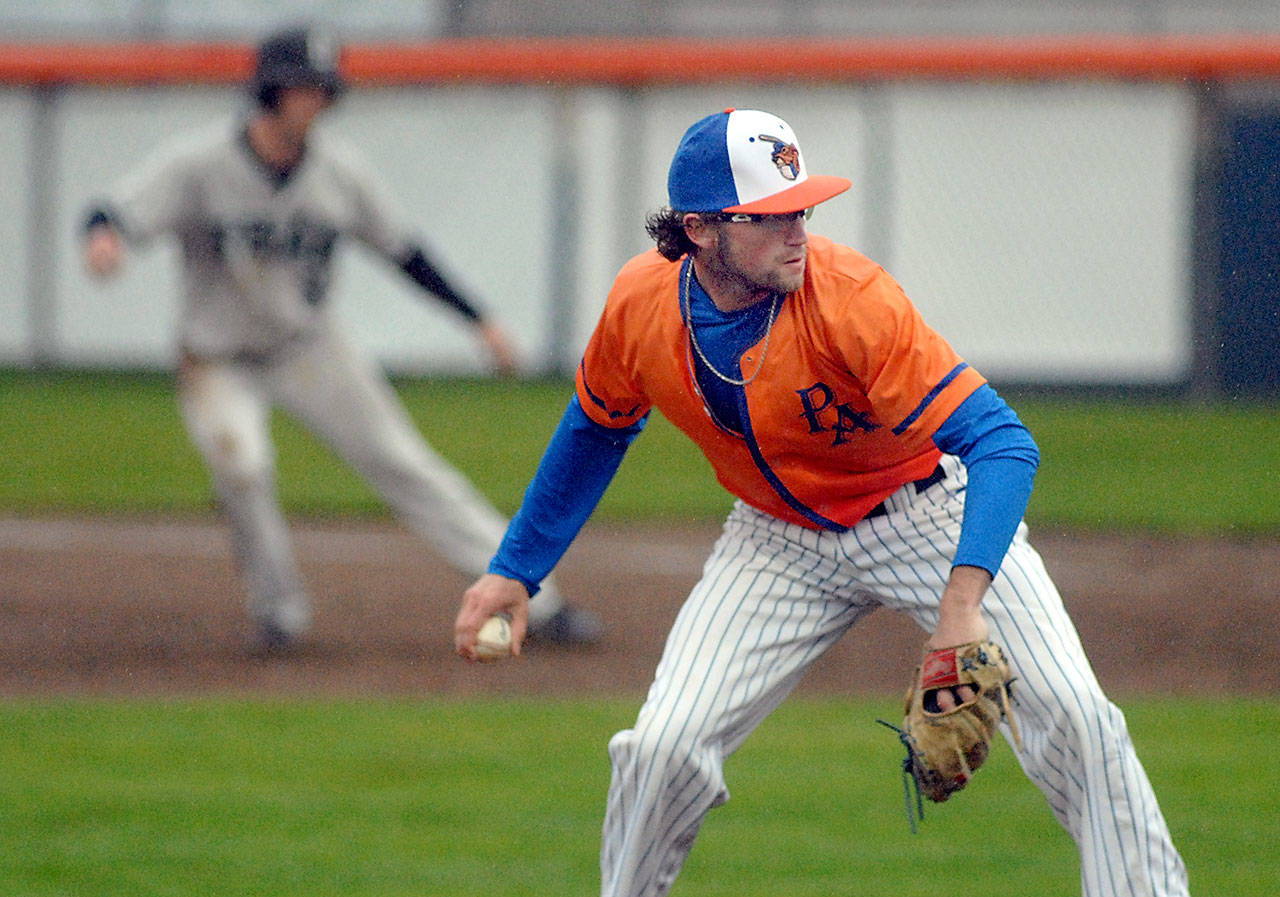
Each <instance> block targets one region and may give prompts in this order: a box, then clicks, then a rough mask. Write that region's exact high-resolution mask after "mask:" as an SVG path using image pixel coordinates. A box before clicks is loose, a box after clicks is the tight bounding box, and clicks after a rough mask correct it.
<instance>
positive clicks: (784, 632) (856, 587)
mask: <svg viewBox="0 0 1280 897" xmlns="http://www.w3.org/2000/svg"><path fill="white" fill-rule="evenodd" d="M944 464H945V465H946V467H947V471H948V476H947V478H946V479H945V480H944V481H943V482H942V483H940V484H938V485H935V486H933V487H931V488H930V489H928V490H926V491H925V492H924V493H923V494H921V495H918V496H917V495H916V494H915V492H914V489H913V488H912V487H910V486H907V487H904V488H903V489H901V490H899V491H898V492H897V493H895V494H894V495H893V496H891V497H890V499H889V500H888V506H889V513H888V514H887V515H885V516H882V517H876V518H872V519H868V520H864V521H862V522H861V523H859V524H858V525H857V526H856V527H854V528H852V529H850V530H849V531H847V532H845V533H833V532H820V531H816V530H810V529H805V528H804V527H800V526H796V525H794V524H790V523H785V522H783V521H780V520H778V519H776V518H774V517H771V516H769V515H767V514H762V513H760V512H759V511H756V510H754V509H752V508H749V507H747V506H746V505H744V504H742V503H741V502H739V503H738V504H737V505H736V506H735V507H734V510H733V511H732V512H731V513H730V515H729V518H728V520H727V521H726V522H725V526H724V531H723V533H722V534H721V537H720V539H719V540H718V541H717V543H716V545H715V547H714V549H713V550H712V553H711V556H710V557H709V558H708V560H707V562H706V565H705V567H704V568H703V575H702V578H701V580H700V581H699V582H698V584H697V585H696V586H695V587H694V589H693V591H692V592H691V593H690V595H689V597H688V599H687V600H686V602H685V604H684V606H683V607H682V608H681V610H680V613H679V615H678V616H677V618H676V621H675V623H674V624H673V626H672V629H671V633H670V634H669V636H668V638H667V643H666V648H665V650H664V652H663V656H662V659H661V661H660V662H659V664H658V668H657V671H656V673H655V677H654V682H653V685H652V686H651V688H650V691H649V696H648V698H647V700H646V701H645V703H644V706H643V707H642V708H641V710H640V713H639V716H638V718H637V720H636V723H635V726H634V727H633V728H631V729H627V730H624V731H622V732H619V733H618V734H617V735H615V736H614V737H613V739H612V740H611V741H610V743H609V754H610V758H611V761H612V765H613V779H612V783H611V784H610V788H609V797H608V807H607V810H606V813H605V822H604V837H603V845H602V850H601V872H602V875H603V889H602V894H603V895H604V897H660V895H663V894H666V893H667V892H668V891H669V890H670V888H671V885H672V883H673V882H674V881H675V878H676V876H677V874H678V873H679V871H680V868H681V866H682V865H683V863H684V860H685V858H686V857H687V856H688V853H689V850H690V849H691V848H692V846H693V841H694V838H695V837H696V835H697V832H698V829H699V827H700V826H701V824H702V820H703V819H704V818H705V816H706V814H707V813H708V812H709V811H710V810H711V809H712V808H714V807H716V806H719V805H720V804H722V803H724V802H725V801H726V800H727V799H728V796H729V792H728V789H727V787H726V785H725V781H724V777H723V763H724V759H725V758H726V757H727V756H728V755H729V754H731V753H732V752H733V751H734V750H736V749H737V748H738V747H739V745H741V744H742V742H743V741H744V740H745V739H746V737H747V735H749V734H750V733H751V731H752V730H753V729H755V727H756V726H757V725H759V724H760V722H761V721H763V720H764V718H765V717H766V716H767V715H768V714H769V713H770V712H771V711H772V710H773V709H774V708H775V707H777V706H778V704H779V703H781V701H782V700H783V699H784V698H785V697H786V695H787V694H788V693H789V692H790V691H791V689H792V688H793V687H794V686H795V685H796V683H797V682H798V681H799V680H800V678H801V677H802V676H803V674H804V672H805V670H807V669H808V668H809V666H810V665H811V664H812V663H813V662H814V661H815V660H816V659H817V658H818V657H819V656H820V655H821V654H822V653H823V652H824V651H825V650H826V649H827V648H829V647H830V646H831V645H833V644H834V643H835V642H836V641H837V640H838V639H839V638H840V637H841V636H842V635H843V634H844V633H845V632H846V631H847V630H848V629H849V628H850V627H851V626H853V624H854V623H856V622H857V621H858V620H859V619H861V618H862V617H863V616H864V615H865V614H867V613H868V612H870V611H871V610H872V609H874V608H875V607H877V606H884V607H886V608H889V609H891V610H896V611H901V612H903V613H906V614H909V615H910V616H911V617H912V618H913V619H915V620H916V621H917V622H918V623H919V624H920V625H921V626H922V627H923V628H924V629H925V630H926V631H928V632H932V631H933V629H934V626H935V624H936V622H937V613H938V599H939V596H940V595H941V593H942V589H943V586H944V584H945V582H946V579H947V576H948V575H949V573H950V568H951V563H950V558H951V557H952V556H953V555H954V552H955V548H956V543H957V540H958V538H959V532H960V519H961V516H962V513H963V508H964V483H965V472H964V469H963V467H962V466H961V465H960V464H959V463H958V462H957V461H956V460H955V459H954V458H950V457H947V458H945V459H944ZM983 611H984V614H985V615H986V617H987V620H988V622H989V623H990V625H991V633H992V638H993V639H994V640H995V641H997V642H999V643H1001V644H1002V645H1004V647H1005V648H1006V649H1007V651H1008V653H1009V655H1010V660H1011V661H1012V666H1013V672H1014V675H1015V676H1016V678H1017V687H1016V697H1017V704H1016V705H1015V709H1014V712H1015V713H1016V714H1017V720H1018V726H1019V729H1020V732H1021V735H1022V743H1023V744H1022V749H1021V751H1019V752H1018V760H1019V762H1020V763H1021V764H1022V768H1023V770H1024V771H1025V772H1026V774H1027V776H1028V777H1029V778H1030V779H1031V780H1032V781H1033V782H1034V783H1035V784H1036V785H1037V786H1038V787H1039V788H1040V790H1041V791H1042V792H1043V793H1044V795H1045V797H1046V799H1047V800H1048V803H1049V806H1050V808H1051V809H1052V811H1053V813H1054V815H1055V816H1056V817H1057V819H1058V821H1059V822H1060V823H1061V824H1062V825H1063V827H1064V828H1065V829H1066V830H1067V831H1068V832H1069V833H1070V834H1071V836H1072V837H1073V838H1074V839H1075V841H1076V844H1077V846H1078V848H1079V851H1080V857H1081V879H1082V887H1083V894H1084V895H1085V897H1119V895H1125V897H1185V895H1186V894H1187V879H1186V871H1185V869H1184V868H1183V864H1182V860H1181V858H1180V857H1179V855H1178V853H1177V851H1176V850H1175V848H1174V846H1173V842H1172V839H1171V837H1170V835H1169V830H1168V827H1167V826H1166V824H1165V821H1164V817H1163V815H1162V814H1161V812H1160V808H1159V806H1158V805H1157V803H1156V798H1155V795H1154V793H1153V791H1152V789H1151V785H1150V783H1149V782H1148V780H1147V777H1146V773H1145V772H1144V771H1143V769H1142V765H1141V763H1140V762H1139V760H1138V758H1137V755H1136V754H1135V752H1134V749H1133V745H1132V742H1131V741H1130V739H1129V734H1128V731H1127V729H1126V727H1125V721H1124V716H1123V714H1122V713H1121V711H1120V710H1119V708H1117V707H1116V706H1115V705H1114V704H1112V703H1111V702H1110V701H1109V700H1108V699H1107V697H1106V695H1104V694H1103V692H1102V689H1101V687H1100V686H1099V684H1098V681H1097V679H1096V677H1095V676H1094V674H1093V671H1092V669H1091V668H1090V666H1089V661H1088V659H1087V658H1086V656H1085V653H1084V650H1083V648H1082V646H1081V644H1080V640H1079V637H1078V636H1077V634H1076V631H1075V627H1074V625H1073V624H1072V623H1071V620H1070V618H1069V617H1068V616H1067V613H1066V611H1065V609H1064V608H1063V606H1062V600H1061V598H1060V597H1059V595H1058V592H1057V589H1056V587H1055V586H1054V585H1053V582H1052V581H1051V580H1050V578H1049V575H1048V573H1047V572H1046V571H1045V568H1044V565H1043V563H1042V562H1041V560H1040V557H1039V555H1038V554H1037V553H1036V551H1035V549H1033V548H1032V547H1031V546H1030V544H1028V542H1027V539H1026V528H1025V526H1023V527H1020V528H1019V531H1018V534H1017V536H1016V537H1015V538H1014V542H1013V545H1012V546H1011V547H1010V549H1009V552H1008V554H1007V555H1006V557H1005V560H1004V563H1003V565H1002V566H1001V569H1000V574H999V576H997V577H996V579H995V581H994V582H993V584H992V587H991V589H990V591H989V592H988V593H987V596H986V598H985V599H984V601H983Z"/></svg>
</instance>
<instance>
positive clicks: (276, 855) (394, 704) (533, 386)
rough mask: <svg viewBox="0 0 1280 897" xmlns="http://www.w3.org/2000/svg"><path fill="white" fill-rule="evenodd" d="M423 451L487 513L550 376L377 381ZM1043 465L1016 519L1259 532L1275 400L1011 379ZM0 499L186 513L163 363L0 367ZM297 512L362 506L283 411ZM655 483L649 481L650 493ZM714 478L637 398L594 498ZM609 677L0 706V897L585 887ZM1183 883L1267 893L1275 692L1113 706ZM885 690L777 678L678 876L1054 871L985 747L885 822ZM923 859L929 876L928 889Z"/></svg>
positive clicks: (712, 505) (897, 789) (198, 508)
mask: <svg viewBox="0 0 1280 897" xmlns="http://www.w3.org/2000/svg"><path fill="white" fill-rule="evenodd" d="M399 386H400V389H401V392H402V395H403V396H404V398H405V401H406V403H407V404H408V406H409V408H410V409H411V412H412V414H413V415H414V417H415V419H416V420H417V421H418V422H419V423H420V424H421V427H422V429H423V430H424V432H426V433H427V434H428V436H429V438H430V439H431V440H432V442H433V444H434V445H435V446H436V447H437V449H439V450H440V451H441V452H442V453H443V454H445V455H446V456H447V457H449V458H450V459H451V460H453V461H454V462H455V463H457V464H458V466H459V467H461V468H462V469H463V471H464V472H465V473H467V474H468V475H469V476H471V477H472V478H473V479H474V480H475V481H476V482H477V484H478V485H480V487H481V488H482V489H483V490H484V491H485V492H486V493H487V494H488V495H489V496H490V497H491V498H492V499H493V500H494V502H495V503H496V504H497V505H498V506H499V507H500V508H502V509H503V510H504V511H507V512H510V511H512V510H514V508H515V507H516V506H517V504H518V502H519V499H520V495H521V493H522V491H523V488H524V485H525V483H526V482H527V480H528V478H529V476H530V474H531V473H532V471H533V469H534V467H535V466H536V464H537V461H538V458H539V457H540V456H541V452H542V448H543V446H544V444H545V442H546V439H547V437H548V436H549V435H550V433H551V431H552V429H553V428H554V426H555V423H556V421H557V420H558V418H559V414H560V411H561V410H562V408H563V405H564V402H565V401H566V400H567V397H568V394H569V385H568V384H567V383H562V382H551V383H542V382H529V383H492V382H488V381H407V382H403V383H400V384H399ZM1014 404H1015V406H1016V407H1017V408H1018V409H1019V411H1020V413H1021V414H1022V416H1023V418H1024V420H1026V422H1027V423H1028V425H1029V426H1030V427H1031V428H1032V430H1033V432H1034V433H1035V434H1036V437H1037V439H1038V441H1039V444H1040V447H1041V450H1042V454H1043V457H1044V463H1043V465H1042V468H1041V473H1040V475H1039V477H1038V480H1037V491H1036V494H1035V496H1034V498H1033V503H1032V508H1031V510H1030V513H1029V516H1030V517H1031V518H1032V519H1033V520H1034V521H1035V522H1037V523H1039V524H1042V525H1045V524H1047V525H1057V526H1064V527H1081V528H1099V527H1101V528H1106V529H1123V528H1129V529H1150V530H1163V531H1171V532H1187V533H1206V534H1221V535H1238V534H1252V535H1255V536H1256V535H1262V536H1270V535H1273V534H1274V533H1276V532H1277V531H1280V503H1277V502H1276V501H1275V490H1274V487H1268V483H1269V482H1270V480H1269V479H1268V478H1270V479H1274V472H1275V471H1276V470H1280V415H1277V414H1276V409H1275V408H1274V407H1272V406H1266V405H1220V406H1193V405H1189V404H1186V403H1180V402H1157V403H1138V402H1120V401H1109V402H1083V401H1077V400H1061V399H1045V398H1033V397H1026V398H1021V399H1020V398H1016V397H1015V398H1014ZM0 408H3V420H4V426H3V427H0V514H5V513H14V514H48V513H61V514H66V513H103V514H106V513H118V512H127V513H152V512H161V513H180V514H181V513H202V512H206V511H208V510H209V508H210V498H209V491H208V484H207V480H206V477H205V475H204V472H203V470H202V468H201V465H200V462H199V459H198V457H197V456H196V455H195V453H194V451H193V450H192V449H191V448H190V446H189V444H188V443H187V440H186V436H185V434H184V433H183V431H182V427H181V424H180V421H179V419H178V416H177V413H176V410H175V406H174V403H173V398H172V394H171V389H170V386H169V383H168V380H167V379H166V378H164V377H161V376H157V375H144V374H93V375H89V374H78V373H40V374H28V373H17V372H0ZM276 430H277V435H278V437H279V449H280V471H281V488H282V493H283V498H284V501H285V503H286V506H287V507H288V509H289V510H290V511H291V512H293V513H296V514H308V515H325V516H342V515H353V514H358V515H371V514H378V515H380V514H382V513H384V512H383V509H382V507H381V505H380V504H379V503H378V502H377V500H376V499H375V498H374V497H373V496H372V495H371V494H370V493H369V492H368V491H367V489H366V488H365V487H364V485H363V484H362V483H361V482H360V481H359V480H357V479H356V478H355V477H354V476H352V475H351V474H350V473H349V472H347V471H346V469H345V468H343V467H342V465H341V464H339V463H338V462H337V461H335V460H334V459H333V457H332V456H330V455H329V454H328V452H327V451H326V450H324V449H323V448H321V447H319V446H318V445H317V444H316V443H315V442H314V441H312V440H311V439H310V438H309V437H308V436H306V435H305V434H304V433H303V432H302V431H300V430H299V429H298V428H297V427H295V426H293V425H292V424H291V423H289V422H288V421H286V420H283V419H281V420H278V421H277V422H276ZM654 484H661V488H655V485H654ZM727 507H728V499H727V498H726V497H725V496H724V495H723V493H722V492H721V491H720V490H719V488H718V487H717V486H716V485H715V483H714V482H713V480H712V477H711V475H710V472H709V470H708V468H707V466H706V464H705V462H704V461H702V460H701V458H700V457H698V456H697V455H696V454H695V453H694V451H693V450H692V449H691V448H690V447H689V446H688V445H687V444H686V443H685V442H684V440H683V437H681V436H680V435H679V434H678V433H676V432H674V430H673V429H672V428H671V427H670V426H669V425H667V424H666V423H665V421H663V420H661V419H655V420H654V421H653V423H652V425H651V426H650V427H649V429H648V431H647V432H646V434H645V435H644V436H643V437H642V438H641V439H640V440H639V441H638V442H637V444H636V445H635V447H634V448H633V450H632V452H631V453H630V455H629V456H628V458H627V460H626V462H625V463H624V465H623V469H622V471H621V472H620V474H619V476H618V478H617V480H616V481H615V483H614V485H613V486H612V487H611V489H610V491H609V493H608V494H607V495H606V497H605V499H604V502H603V503H602V505H601V508H600V510H599V512H598V513H599V515H600V516H602V517H610V518H614V519H647V520H655V519H662V518H664V517H665V518H669V517H699V518H704V517H717V516H720V515H721V514H723V512H724V511H725V509H726V508H727ZM638 703H639V696H632V697H625V696H620V697H619V698H618V699H616V700H612V701H602V700H590V701H581V702H567V701H566V702H562V701H553V700H532V699H530V700H515V699H483V700H475V701H466V702H464V701H450V700H440V699H434V698H431V697H429V696H428V697H424V698H423V699H422V700H375V699H370V700H364V701H356V700H349V701H320V700H305V701H304V700H299V701H289V700H285V699H283V698H282V699H279V700H262V699H246V698H243V697H239V696H235V695H228V696H226V697H224V698H219V699H200V700H194V699H193V700H130V701H124V700H109V701H90V700H71V699H65V700H58V699H44V700H28V699H21V700H19V699H8V700H3V701H0V895H4V897H107V895H111V897H117V895H125V894H127V895H130V897H150V895H156V897H178V895H201V897H203V895H211V894H216V895H225V897H241V895H244V897H250V895H252V897H273V895H279V897H325V895H334V897H337V895H341V897H374V895H377V897H392V895H395V897H400V895H404V897H409V895H413V897H424V895H427V897H435V895H448V897H470V895H476V897H479V895H485V897H491V895H495V894H501V895H546V894H556V895H588V894H591V893H593V892H595V891H597V890H598V874H597V871H596V870H597V859H596V857H597V853H598V850H599V833H600V821H601V817H602V814H603V805H604V794H605V789H606V786H607V779H608V762H607V757H606V755H605V745H606V743H607V740H608V738H609V736H610V735H611V734H612V733H613V732H614V731H616V730H617V729H619V728H623V727H625V726H626V725H628V724H629V723H630V721H631V719H632V717H633V715H634V712H635V709H636V707H637V706H638ZM1122 704H1123V706H1124V707H1125V708H1126V711H1127V713H1128V717H1129V722H1130V728H1131V729H1132V731H1133V734H1134V738H1135V741H1136V742H1137V744H1138V748H1139V752H1140V753H1141V755H1142V756H1143V758H1144V761H1145V762H1146V765H1147V771H1148V773H1149V775H1150V776H1151V778H1152V780H1153V782H1154V784H1155V787H1156V790H1157V793H1158V794H1159V795H1160V797H1161V800H1162V804H1163V808H1164V810H1165V813H1166V816H1167V817H1168V820H1169V823H1170V826H1171V828H1172V829H1173V832H1174V836H1175V840H1176V842H1177V843H1178V845H1179V847H1180V848H1181V850H1182V852H1183V855H1184V858H1185V859H1186V861H1187V863H1188V866H1189V868H1190V870H1191V875H1192V887H1193V892H1194V893H1196V894H1198V895H1210V897H1211V895H1226V894H1229V895H1232V897H1263V895H1266V897H1270V895H1271V894H1272V893H1273V892H1274V886H1275V882H1277V881H1280V858H1277V856H1276V853H1275V851H1274V850H1273V849H1271V848H1270V847H1269V846H1268V845H1271V844H1272V843H1273V842H1274V841H1275V837H1276V823H1275V808H1274V806H1273V803H1274V801H1273V800H1272V792H1273V791H1274V788H1272V787H1271V784H1270V783H1273V782H1275V781H1277V780H1280V755H1278V754H1277V752H1276V751H1275V750H1274V745H1273V744H1272V742H1273V741H1274V735H1275V733H1276V732H1277V731H1280V702H1277V701H1276V700H1263V699H1252V700H1244V699H1227V700H1220V701H1210V700H1208V699H1196V700H1179V699H1175V698H1172V697H1152V696H1131V697H1129V698H1128V699H1125V700H1122ZM895 705H896V702H885V701H883V700H870V699H849V700H840V699H835V698H824V699H795V700H793V701H791V702H788V703H787V704H785V705H784V706H783V707H782V709H781V710H779V711H778V713H777V714H775V716H774V717H773V718H771V719H770V720H768V721H767V722H766V723H765V725H764V726H763V727H762V728H761V729H760V731H759V732H758V733H756V735H755V736H754V737H753V738H752V739H751V740H750V741H749V742H748V744H747V745H746V747H744V749H743V750H742V751H741V752H740V753H739V754H738V755H736V756H734V757H733V758H731V759H730V761H729V765H728V768H727V773H728V781H729V785H730V788H731V790H732V791H733V793H734V798H733V800H731V801H730V803H729V804H728V806H726V807H724V808H722V809H719V810H717V811H715V812H714V813H712V815H711V817H710V818H709V820H708V823H707V826H706V828H705V829H704V831H703V834H702V836H701V837H700V839H699V841H698V844H697V846H696V847H695V849H694V852H693V855H692V857H691V858H690V861H689V863H688V865H687V867H686V869H685V871H684V873H683V874H682V876H681V878H680V880H679V882H678V883H677V885H676V888H675V890H674V892H673V894H674V895H676V897H810V895H813V897H818V895H821V897H837V895H858V897H903V895H915V894H919V895H933V894H936V893H938V891H939V888H940V887H943V888H945V890H946V891H947V892H948V893H961V894H964V893H982V894H1003V895H1011V897H1026V895H1070V894H1073V893H1079V885H1078V875H1079V873H1078V865H1077V861H1076V858H1075V854H1074V849H1073V846H1072V844H1071V841H1070V839H1069V838H1068V837H1067V836H1066V835H1065V834H1064V833H1063V832H1062V831H1061V829H1059V828H1058V826H1057V824H1056V823H1055V822H1054V821H1053V819H1052V818H1051V817H1050V815H1049V813H1048V811H1047V809H1046V807H1045V805H1044V803H1043V801H1042V799H1041V797H1040V795H1039V793H1038V792H1036V791H1035V789H1034V788H1032V787H1031V786H1030V785H1029V784H1028V783H1027V782H1026V780H1025V779H1024V778H1023V777H1022V775H1021V774H1020V772H1019V771H1018V769H1017V768H1016V764H1015V762H1014V760H1013V758H1012V755H1011V753H1010V752H1009V751H1008V749H1007V748H1005V747H1003V746H1002V747H1000V748H998V749H997V750H996V752H995V753H994V754H993V758H992V760H991V762H990V763H989V764H988V766H987V767H985V768H984V770H983V771H982V772H981V773H980V781H981V788H980V789H978V788H976V787H975V788H974V789H973V790H972V791H970V792H967V793H965V794H964V795H961V796H960V797H958V798H956V799H955V800H953V801H952V802H950V803H948V804H946V805H945V806H942V807H937V808H932V807H931V808H929V809H928V810H927V813H928V816H927V818H926V820H925V821H924V823H923V826H922V828H921V831H920V833H919V834H917V835H914V836H913V835H911V834H910V833H909V831H908V829H907V822H906V819H905V815H904V812H903V808H902V790H901V780H900V777H899V774H898V767H897V764H898V761H899V757H900V755H899V751H900V748H899V746H898V744H897V742H896V740H895V739H894V738H893V737H892V736H891V735H889V734H887V733H886V731H885V730H884V729H882V728H881V727H879V726H877V725H875V723H874V720H875V719H876V717H878V716H892V715H893V714H894V713H896V712H898V708H897V707H896V706H895ZM940 882H941V883H942V884H941V885H940Z"/></svg>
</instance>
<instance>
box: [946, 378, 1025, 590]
mask: <svg viewBox="0 0 1280 897" xmlns="http://www.w3.org/2000/svg"><path fill="white" fill-rule="evenodd" d="M933 444H934V445H936V446H937V447H938V448H940V449H942V451H944V452H946V453H947V454H949V455H956V456H958V457H959V458H960V461H961V463H963V464H964V466H965V468H966V469H967V471H968V474H969V483H968V486H966V488H965V499H964V520H963V521H962V523H961V525H960V544H959V545H958V546H957V548H956V554H955V557H954V558H953V559H952V564H953V565H955V566H970V567H981V568H982V569H984V570H986V571H987V572H988V573H990V574H991V575H992V576H995V574H996V573H997V572H998V571H999V569H1000V563H1001V561H1003V560H1004V556H1005V552H1007V551H1008V550H1009V544H1010V543H1011V542H1012V541H1013V536H1014V533H1015V532H1016V531H1017V529H1018V524H1019V523H1021V522H1022V515H1023V514H1024V513H1025V512H1026V510H1027V502H1028V501H1029V500H1030V498H1031V484H1032V480H1033V479H1034V478H1035V473H1036V468H1037V467H1038V466H1039V464H1040V451H1039V449H1037V448H1036V444H1035V440H1033V439H1032V438H1031V433H1030V432H1029V431H1028V430H1027V428H1026V427H1025V426H1023V423H1022V421H1021V420H1019V419H1018V416H1017V414H1015V413H1014V411H1013V409H1012V408H1010V407H1009V406H1008V405H1007V404H1006V403H1005V401H1004V399H1002V398H1000V396H999V395H997V394H996V391H995V390H994V389H992V388H991V387H990V386H989V385H987V384H983V385H982V386H980V387H978V388H977V389H976V390H974V392H973V394H972V395H970V396H969V398H967V399H965V400H964V401H963V402H962V403H960V407H959V408H957V409H956V410H955V411H953V412H951V415H950V416H949V417H948V418H947V419H946V420H945V421H943V423H942V426H941V427H939V428H938V431H937V432H936V433H934V434H933Z"/></svg>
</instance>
